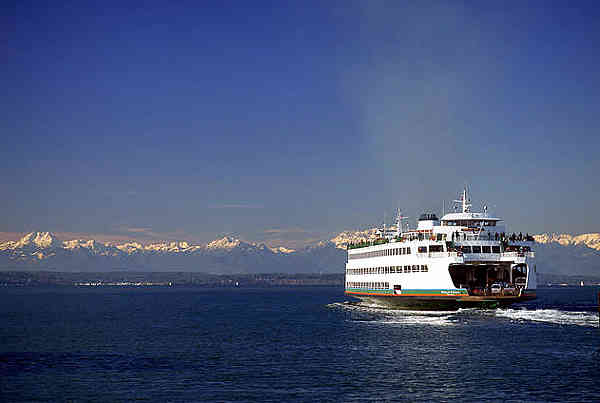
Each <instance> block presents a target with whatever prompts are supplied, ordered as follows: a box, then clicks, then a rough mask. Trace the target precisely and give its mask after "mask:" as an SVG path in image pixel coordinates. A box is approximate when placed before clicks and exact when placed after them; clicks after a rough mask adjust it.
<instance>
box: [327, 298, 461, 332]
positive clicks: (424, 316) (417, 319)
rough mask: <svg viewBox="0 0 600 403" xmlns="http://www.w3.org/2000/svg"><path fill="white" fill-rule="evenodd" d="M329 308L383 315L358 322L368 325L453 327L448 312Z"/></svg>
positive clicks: (377, 307) (353, 306) (349, 306)
mask: <svg viewBox="0 0 600 403" xmlns="http://www.w3.org/2000/svg"><path fill="white" fill-rule="evenodd" d="M328 306H329V307H331V308H341V309H346V310H351V311H355V312H360V313H367V314H375V315H383V317H382V318H374V319H373V320H366V321H360V322H365V323H370V324H391V325H394V324H401V325H438V326H447V325H455V324H456V322H455V321H453V320H451V319H452V317H453V316H455V315H456V312H448V311H409V310H393V309H389V308H387V307H382V306H381V305H376V304H365V303H333V304H329V305H328Z"/></svg>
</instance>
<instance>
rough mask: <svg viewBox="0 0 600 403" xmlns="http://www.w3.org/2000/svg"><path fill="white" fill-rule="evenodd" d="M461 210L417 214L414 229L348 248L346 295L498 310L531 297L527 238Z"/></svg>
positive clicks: (381, 233)
mask: <svg viewBox="0 0 600 403" xmlns="http://www.w3.org/2000/svg"><path fill="white" fill-rule="evenodd" d="M454 202H456V203H460V205H462V211H458V212H452V213H448V214H444V215H443V216H442V218H441V219H439V218H438V217H437V216H436V214H434V213H425V214H422V215H421V216H420V217H419V219H418V222H417V228H416V229H412V230H411V229H409V228H406V229H404V230H403V228H402V225H403V220H405V219H406V217H403V216H402V214H401V213H400V211H398V216H397V219H396V224H395V228H394V226H390V227H389V228H387V229H386V227H385V224H384V227H383V229H378V231H377V238H376V239H372V240H368V241H363V242H358V243H354V244H352V243H349V244H348V245H347V263H346V276H345V294H346V295H348V296H352V297H356V298H359V299H360V300H362V301H363V302H364V303H368V304H375V305H380V306H381V305H383V306H386V307H390V308H396V309H426V310H427V309H429V310H438V309H443V310H445V309H458V308H462V307H465V308H467V307H480V308H496V307H501V306H508V305H510V304H513V303H516V302H521V301H526V300H531V299H535V298H536V288H537V284H536V271H537V268H536V265H535V263H534V259H535V252H534V251H533V250H532V246H533V243H534V239H533V237H531V236H529V235H528V234H527V235H523V234H512V235H511V234H507V232H506V228H505V226H504V225H503V220H502V219H500V218H498V217H493V216H491V215H490V214H488V211H487V207H485V206H484V207H483V211H482V212H472V211H471V206H472V204H471V202H470V199H469V197H468V194H467V188H466V187H465V189H464V190H463V192H462V194H461V196H460V198H459V199H458V200H454Z"/></svg>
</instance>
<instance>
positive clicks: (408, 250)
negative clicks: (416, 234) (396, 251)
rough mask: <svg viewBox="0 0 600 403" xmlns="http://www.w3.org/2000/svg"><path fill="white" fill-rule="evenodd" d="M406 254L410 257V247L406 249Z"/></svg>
mask: <svg viewBox="0 0 600 403" xmlns="http://www.w3.org/2000/svg"><path fill="white" fill-rule="evenodd" d="M406 254H407V255H410V247H409V248H406Z"/></svg>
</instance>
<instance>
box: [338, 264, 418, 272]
mask: <svg viewBox="0 0 600 403" xmlns="http://www.w3.org/2000/svg"><path fill="white" fill-rule="evenodd" d="M426 271H429V267H427V265H426V264H422V265H418V264H413V265H405V266H384V267H359V268H357V269H346V274H355V275H359V274H390V273H417V272H426Z"/></svg>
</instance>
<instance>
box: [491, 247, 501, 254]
mask: <svg viewBox="0 0 600 403" xmlns="http://www.w3.org/2000/svg"><path fill="white" fill-rule="evenodd" d="M492 253H500V247H499V246H492Z"/></svg>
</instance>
